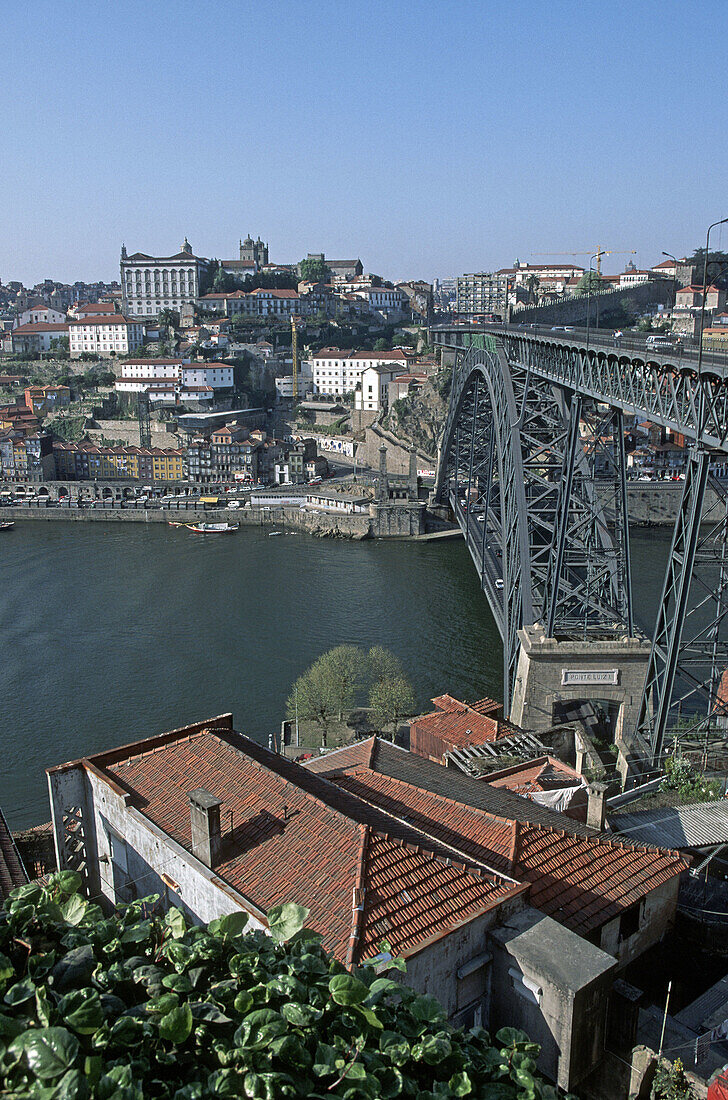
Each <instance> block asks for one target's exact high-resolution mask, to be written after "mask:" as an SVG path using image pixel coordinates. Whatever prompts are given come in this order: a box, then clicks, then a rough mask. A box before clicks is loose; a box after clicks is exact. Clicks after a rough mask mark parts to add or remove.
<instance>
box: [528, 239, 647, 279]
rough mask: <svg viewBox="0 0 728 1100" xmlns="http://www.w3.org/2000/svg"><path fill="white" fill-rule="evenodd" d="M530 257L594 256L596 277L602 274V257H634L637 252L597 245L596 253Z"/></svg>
mask: <svg viewBox="0 0 728 1100" xmlns="http://www.w3.org/2000/svg"><path fill="white" fill-rule="evenodd" d="M531 255H532V256H596V259H597V275H601V273H602V256H636V255H637V250H636V249H635V248H623V249H619V250H617V249H613V248H610V249H606V250H605V249H603V248H600V247H599V246H598V245H597V249H596V252H594V251H592V252H532V253H531Z"/></svg>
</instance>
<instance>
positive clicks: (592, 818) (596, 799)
mask: <svg viewBox="0 0 728 1100" xmlns="http://www.w3.org/2000/svg"><path fill="white" fill-rule="evenodd" d="M586 793H587V796H588V799H589V801H588V802H587V808H586V823H587V825H589V826H591V828H592V829H599V831H600V832H602V831H603V830H604V823H605V819H606V810H607V786H606V783H590V784H589V786H588V787H587V789H586Z"/></svg>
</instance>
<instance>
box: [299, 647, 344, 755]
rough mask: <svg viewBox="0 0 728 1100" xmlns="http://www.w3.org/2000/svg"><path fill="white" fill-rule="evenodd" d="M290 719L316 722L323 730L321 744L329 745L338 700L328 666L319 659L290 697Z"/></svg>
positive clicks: (300, 679)
mask: <svg viewBox="0 0 728 1100" xmlns="http://www.w3.org/2000/svg"><path fill="white" fill-rule="evenodd" d="M287 712H288V717H289V719H291V720H293V719H294V718H295V717H296V716H298V718H302V719H303V720H304V721H309V722H315V723H316V724H317V725H318V726H319V728H320V730H321V744H322V745H324V746H326V745H327V744H328V737H329V727H330V725H331V722H332V721H333V719H334V717H335V716H336V714H337V699H336V697H335V694H334V690H333V686H332V683H331V677H330V675H329V672H328V669H327V668H326V665H325V664H324V663H323V662H322V660H321V658H320V657H319V658H318V660H316V661H314V663H313V664H312V665H311V667H310V668H309V669H307V670H306V672H304V674H303V676H299V678H298V679H297V680H296V682H295V684H294V685H293V691H292V692H291V694H290V695H289V697H288V702H287Z"/></svg>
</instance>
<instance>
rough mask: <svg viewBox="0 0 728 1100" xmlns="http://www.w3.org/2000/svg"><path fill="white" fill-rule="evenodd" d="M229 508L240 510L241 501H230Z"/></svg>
mask: <svg viewBox="0 0 728 1100" xmlns="http://www.w3.org/2000/svg"><path fill="white" fill-rule="evenodd" d="M227 506H228V508H239V507H240V501H239V500H229V501H228V502H227Z"/></svg>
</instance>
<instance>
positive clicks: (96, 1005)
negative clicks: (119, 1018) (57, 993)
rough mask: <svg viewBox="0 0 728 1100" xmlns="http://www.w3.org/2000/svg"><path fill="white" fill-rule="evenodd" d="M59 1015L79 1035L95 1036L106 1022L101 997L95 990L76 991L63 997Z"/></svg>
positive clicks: (60, 1002) (59, 1004)
mask: <svg viewBox="0 0 728 1100" xmlns="http://www.w3.org/2000/svg"><path fill="white" fill-rule="evenodd" d="M58 1014H59V1016H60V1017H61V1019H62V1020H63V1022H64V1024H67V1025H68V1026H69V1027H72V1028H73V1030H74V1031H77V1032H78V1033H79V1035H93V1033H94V1032H95V1031H97V1030H98V1029H99V1028H100V1027H101V1025H102V1023H103V1022H104V1010H103V1008H102V1007H101V997H100V996H99V994H98V993H97V991H96V990H95V989H74V990H73V991H72V992H71V993H67V994H66V996H65V997H61V1000H60V1001H59V1002H58Z"/></svg>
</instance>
